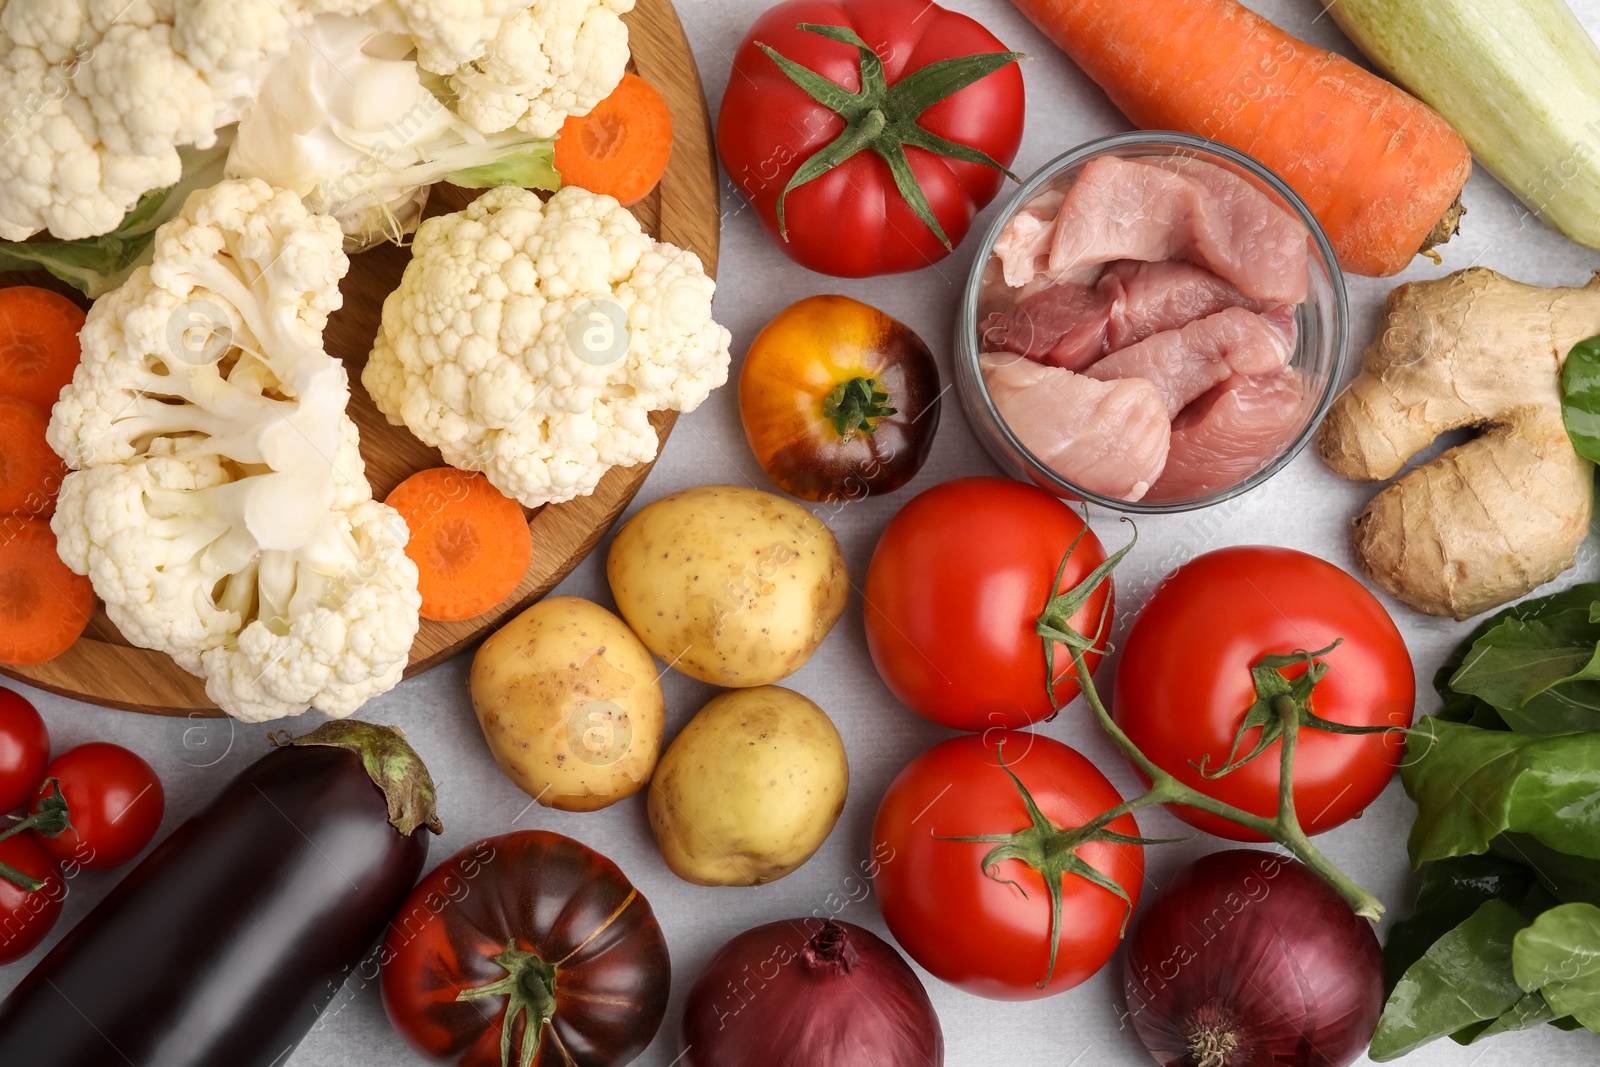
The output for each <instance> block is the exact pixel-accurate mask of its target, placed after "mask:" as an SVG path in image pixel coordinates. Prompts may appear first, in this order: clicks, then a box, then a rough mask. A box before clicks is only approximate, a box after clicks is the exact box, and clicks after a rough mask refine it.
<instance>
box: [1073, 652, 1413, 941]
mask: <svg viewBox="0 0 1600 1067" xmlns="http://www.w3.org/2000/svg"><path fill="white" fill-rule="evenodd" d="M1069 648H1070V649H1071V652H1072V662H1073V664H1074V666H1076V668H1077V672H1078V679H1079V684H1080V686H1081V687H1082V689H1083V696H1084V700H1085V701H1086V702H1087V703H1088V705H1089V710H1090V711H1092V712H1093V713H1094V717H1095V719H1096V721H1098V722H1099V723H1100V727H1101V729H1103V730H1105V732H1106V733H1107V734H1109V735H1110V736H1111V740H1112V741H1114V742H1115V743H1116V745H1117V747H1118V748H1120V749H1122V751H1123V752H1124V753H1125V754H1126V755H1127V756H1128V758H1129V759H1130V760H1132V761H1133V763H1134V765H1135V766H1136V767H1138V768H1139V770H1140V771H1142V772H1143V773H1144V776H1145V777H1147V778H1149V779H1150V789H1149V791H1148V792H1146V793H1145V794H1144V795H1143V796H1140V797H1137V798H1135V799H1134V800H1132V801H1124V802H1123V803H1122V804H1121V805H1119V806H1118V807H1117V808H1112V809H1111V811H1112V812H1118V814H1121V812H1120V810H1119V809H1121V808H1126V809H1127V810H1129V811H1133V810H1137V809H1138V808H1142V807H1147V806H1149V805H1151V804H1183V805H1185V806H1187V807H1191V808H1197V809H1199V810H1200V811H1204V812H1208V813H1210V814H1212V815H1216V816H1218V817H1220V818H1223V819H1227V820H1229V821H1230V822H1234V823H1237V824H1239V825H1240V826H1243V827H1244V828H1246V829H1248V830H1254V831H1255V832H1256V833H1258V834H1261V835H1262V836H1263V837H1270V838H1272V839H1273V840H1274V841H1276V842H1278V843H1279V844H1281V845H1282V846H1283V847H1284V848H1286V849H1288V850H1289V851H1290V852H1291V853H1292V854H1293V855H1294V857H1295V858H1296V859H1298V860H1300V862H1302V863H1304V864H1305V865H1306V866H1307V867H1310V868H1311V869H1312V870H1313V871H1314V872H1316V874H1317V875H1318V876H1319V877H1320V878H1322V880H1323V881H1325V882H1327V883H1328V884H1329V885H1331V886H1333V888H1334V889H1336V890H1338V892H1339V895H1340V896H1342V897H1344V899H1345V901H1346V902H1348V903H1349V905H1350V907H1351V908H1352V909H1354V911H1355V913H1356V914H1357V915H1360V916H1362V917H1363V918H1366V919H1371V920H1372V921H1374V922H1376V921H1377V920H1378V919H1379V918H1380V917H1381V916H1382V915H1383V904H1382V903H1381V902H1380V901H1379V900H1378V898H1377V897H1375V896H1373V895H1372V894H1371V893H1369V892H1367V891H1366V890H1365V889H1363V888H1362V887H1361V886H1360V885H1358V884H1357V883H1356V882H1355V881H1353V880H1352V879H1351V878H1350V877H1349V876H1348V875H1346V874H1345V873H1344V872H1343V871H1341V870H1339V868H1338V867H1337V866H1335V865H1334V863H1333V861H1332V860H1330V859H1329V858H1328V857H1327V856H1326V855H1324V854H1323V852H1322V850H1321V849H1319V848H1317V846H1315V845H1313V844H1312V843H1311V839H1310V838H1309V837H1308V836H1306V832H1305V830H1304V829H1303V828H1302V827H1301V825H1300V820H1299V819H1298V818H1297V817H1296V816H1295V810H1294V756H1295V746H1296V742H1297V740H1298V738H1299V733H1300V715H1299V707H1298V705H1294V706H1292V707H1290V706H1288V705H1286V706H1285V710H1286V711H1287V712H1288V713H1287V714H1285V715H1284V716H1283V720H1284V721H1283V745H1282V751H1281V753H1280V763H1279V768H1280V769H1279V778H1278V811H1277V814H1276V816H1275V817H1274V818H1271V819H1266V818H1262V817H1261V816H1260V815H1256V814H1254V813H1253V812H1248V811H1244V810H1242V809H1240V808H1236V807H1234V806H1233V805H1231V804H1228V803H1225V802H1223V801H1221V800H1218V799H1216V798H1215V797H1212V796H1208V795H1207V794H1205V793H1202V792H1200V791H1199V790H1198V789H1193V788H1191V787H1189V786H1187V785H1185V784H1183V783H1182V782H1180V781H1178V780H1177V779H1176V778H1174V777H1173V776H1172V775H1170V774H1168V773H1167V772H1166V771H1164V770H1162V769H1161V768H1160V767H1158V766H1156V765H1155V764H1154V763H1153V762H1151V761H1150V759H1149V758H1148V757H1147V756H1145V754H1144V753H1143V752H1141V751H1139V746H1138V745H1136V744H1134V743H1133V740H1132V739H1131V738H1130V737H1128V735H1127V734H1126V733H1124V732H1123V730H1122V728H1121V727H1120V726H1118V725H1117V723H1116V721H1115V720H1114V719H1112V717H1111V713H1110V712H1109V711H1107V710H1106V706H1105V703H1104V702H1103V701H1101V699H1100V693H1099V691H1098V690H1097V689H1096V688H1095V685H1094V679H1093V678H1091V677H1090V675H1089V665H1088V663H1087V662H1086V661H1085V660H1084V658H1083V653H1082V651H1080V650H1079V649H1077V648H1072V647H1071V646H1069ZM1107 814H1110V813H1107ZM1100 818H1101V819H1103V818H1105V816H1104V815H1102V816H1101V817H1100ZM1094 821H1095V822H1099V821H1100V820H1099V819H1096V820H1094ZM1091 825H1092V824H1091Z"/></svg>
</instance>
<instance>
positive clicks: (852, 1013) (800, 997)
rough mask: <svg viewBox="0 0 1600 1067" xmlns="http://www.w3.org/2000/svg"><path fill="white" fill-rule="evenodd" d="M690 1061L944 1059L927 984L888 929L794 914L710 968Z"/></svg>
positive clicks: (881, 1066)
mask: <svg viewBox="0 0 1600 1067" xmlns="http://www.w3.org/2000/svg"><path fill="white" fill-rule="evenodd" d="M683 1047H684V1054H683V1061H682V1067H868V1065H870V1067H941V1065H942V1064H943V1063H944V1033H943V1031H941V1030H940V1029H939V1017H938V1016H937V1015H935V1014H934V1012H933V1004H932V1003H931V1002H929V1000H928V993H927V990H925V989H923V988H922V983H921V982H920V981H919V980H918V979H917V976H916V974H915V973H914V972H913V971H912V970H911V967H910V966H909V965H908V964H907V963H906V961H905V960H903V959H901V958H900V954H899V953H898V952H896V951H895V950H894V949H893V948H891V947H890V946H889V945H888V944H887V943H886V942H885V941H884V940H883V939H882V938H880V937H877V936H876V935H874V934H873V933H871V932H870V931H868V930H863V929H862V928H861V927H859V926H854V925H852V924H850V923H845V922H837V921H834V920H831V919H829V920H821V919H790V920H789V921H787V922H776V923H768V924H767V925H766V926H758V927H756V928H755V929H754V930H747V931H745V932H744V933H742V934H740V935H739V936H738V937H736V938H734V939H733V940H732V941H729V942H728V943H727V944H726V945H723V946H722V951H720V952H718V953H717V954H716V955H715V956H713V957H712V958H711V962H710V963H708V964H706V969H705V970H704V971H702V972H700V977H699V978H698V979H697V980H696V981H695V983H694V988H693V989H691V990H690V991H689V1002H688V1005H687V1006H686V1007H685V1008H684V1012H683Z"/></svg>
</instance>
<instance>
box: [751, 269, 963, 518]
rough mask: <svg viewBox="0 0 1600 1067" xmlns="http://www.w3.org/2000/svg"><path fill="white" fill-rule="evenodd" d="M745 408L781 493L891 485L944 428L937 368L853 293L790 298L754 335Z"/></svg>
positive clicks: (907, 475) (923, 349)
mask: <svg viewBox="0 0 1600 1067" xmlns="http://www.w3.org/2000/svg"><path fill="white" fill-rule="evenodd" d="M739 415H740V417H741V418H742V419H743V420H744V432H745V436H746V437H747V438H748V439H749V441H750V449H751V451H753V452H754V453H755V454H756V459H758V460H760V461H761V466H762V468H763V469H764V470H765V471H766V472H767V474H768V475H769V476H771V478H772V480H773V481H775V482H777V483H778V487H779V488H780V489H782V490H783V491H784V492H786V493H789V494H791V495H793V496H797V497H800V498H801V499H803V500H818V501H827V502H837V501H841V500H857V499H860V498H861V497H864V496H869V495H872V494H882V493H892V492H894V491H895V490H896V489H898V488H900V487H901V486H902V485H904V484H906V483H907V482H909V481H910V480H911V479H912V478H913V477H915V476H916V473H917V472H918V471H919V470H921V469H922V464H923V463H924V462H925V461H926V460H927V458H928V452H929V450H930V449H932V447H933V435H934V431H936V430H937V429H938V428H939V367H938V365H937V364H936V363H934V361H933V353H931V352H929V351H928V346H927V345H925V344H923V343H922V338H920V337H918V336H917V335H916V334H915V333H913V332H912V330H911V328H910V327H909V326H907V325H906V324H905V323H903V322H900V321H899V320H897V319H892V318H890V317H889V316H888V315H885V314H884V313H883V312H881V311H879V310H878V309H877V308H875V307H871V306H869V305H867V304H863V303H862V302H861V301H859V300H851V299H850V298H849V297H847V296H812V297H807V298H806V299H804V300H802V301H800V302H799V303H797V304H793V305H791V306H789V307H788V308H785V309H784V310H783V311H781V312H779V313H778V315H777V316H776V317H775V318H774V319H773V320H772V321H771V322H769V323H767V325H766V328H765V329H763V330H762V331H761V333H760V334H758V335H757V336H756V339H755V341H754V342H752V343H751V345H750V351H749V352H748V353H746V354H745V357H744V367H743V369H742V370H741V371H740V373H739Z"/></svg>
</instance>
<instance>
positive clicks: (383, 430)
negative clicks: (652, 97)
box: [0, 0, 720, 715]
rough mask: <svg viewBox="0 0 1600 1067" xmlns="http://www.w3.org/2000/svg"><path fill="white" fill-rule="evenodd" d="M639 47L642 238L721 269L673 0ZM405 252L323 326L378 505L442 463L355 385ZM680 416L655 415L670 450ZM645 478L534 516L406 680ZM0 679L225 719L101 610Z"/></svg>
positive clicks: (581, 553) (375, 255) (547, 586)
mask: <svg viewBox="0 0 1600 1067" xmlns="http://www.w3.org/2000/svg"><path fill="white" fill-rule="evenodd" d="M624 18H625V21H626V22H627V23H628V31H629V40H630V42H631V44H632V47H633V63H632V68H633V69H634V70H635V71H636V72H637V73H638V74H639V76H640V77H642V78H644V79H645V80H646V81H648V82H649V83H650V84H651V85H653V86H655V87H656V88H657V89H659V90H660V91H661V93H662V95H663V96H665V97H666V99H667V103H668V104H669V105H670V106H671V108H672V123H673V130H674V141H673V147H672V162H671V164H670V165H669V166H668V167H667V172H666V176H665V177H664V178H662V180H661V184H660V186H658V187H657V189H656V190H655V192H653V193H651V194H650V195H649V196H648V197H646V198H645V200H643V201H642V202H641V203H639V204H636V205H635V206H634V208H633V213H634V214H635V215H636V216H637V217H638V219H639V221H640V222H641V223H642V224H643V226H644V228H645V231H646V232H648V233H651V234H654V235H655V236H656V237H658V238H660V239H661V240H663V241H670V242H672V243H673V244H675V245H678V246H680V247H682V248H687V249H689V250H690V251H693V252H695V253H697V254H698V255H699V256H700V259H701V260H702V261H703V262H704V263H705V267H706V272H707V273H708V274H710V275H712V276H713V277H715V276H716V272H717V242H718V218H719V212H720V208H719V203H718V191H717V168H716V159H715V156H714V155H713V151H712V135H711V120H710V116H709V113H708V112H707V110H706V101H705V93H704V91H703V90H702V89H701V86H700V72H699V69H698V68H697V67H696V65H695V61H694V54H693V53H692V52H691V51H690V50H689V42H688V40H687V38H685V37H684V34H683V26H682V24H681V23H679V21H678V15H677V12H675V11H674V10H673V8H672V4H671V0H638V6H637V7H636V8H635V9H634V10H633V11H632V12H631V13H630V14H628V15H626V16H624ZM477 195H478V193H477V192H475V191H463V190H459V189H455V188H453V187H449V186H439V187H437V188H435V189H434V191H433V196H432V198H431V201H430V203H429V205H428V213H429V214H430V215H432V214H439V213H441V212H445V211H455V210H457V209H459V208H461V207H464V206H465V205H466V204H468V203H470V202H471V201H472V200H473V199H474V198H475V197H476V196H477ZM409 259H410V252H409V251H407V250H405V249H401V248H396V247H394V246H392V245H384V246H380V247H378V248H375V249H373V250H371V251H369V252H364V253H362V254H361V255H359V256H356V257H353V258H352V260H351V268H350V274H349V275H348V276H347V277H346V278H345V280H344V285H343V286H342V288H343V291H344V307H343V309H342V310H341V311H340V312H339V313H338V314H336V315H334V316H333V319H332V321H331V322H330V323H329V325H328V329H327V332H326V334H325V341H326V344H327V348H328V351H329V352H331V353H333V354H334V355H336V356H339V357H340V358H341V359H343V360H344V362H345V365H346V366H347V367H349V369H350V379H351V383H352V388H351V402H350V414H351V416H352V417H353V418H354V419H355V421H356V423H357V424H358V425H359V426H360V427H361V452H362V455H363V456H365V457H366V461H367V477H368V479H369V480H370V481H371V482H372V491H373V494H374V495H375V496H376V497H377V498H378V499H379V500H382V499H383V498H384V497H385V496H386V495H388V493H389V491H390V490H391V489H393V488H394V487H395V486H396V485H398V484H399V483H400V482H401V481H402V480H404V479H405V478H406V476H408V475H410V474H413V473H415V472H416V471H419V470H425V469H427V468H429V467H439V466H443V465H444V461H443V460H442V459H441V458H440V457H439V453H438V452H437V451H435V450H434V449H431V448H428V447H426V446H424V445H423V444H422V443H421V442H419V441H418V440H417V439H416V438H414V437H412V436H411V434H410V433H409V432H408V431H407V430H406V429H405V428H404V427H396V426H390V425H389V423H388V422H387V421H386V420H385V419H384V417H383V416H382V415H380V414H378V411H377V409H376V408H374V407H373V405H372V401H371V400H370V399H369V398H368V397H367V394H366V391H365V390H364V389H363V388H362V387H361V385H360V379H361V368H362V365H363V364H364V363H365V362H366V359H367V353H368V351H369V350H370V349H371V347H372V339H373V337H374V336H376V334H377V331H378V321H379V318H380V316H381V314H382V310H383V298H384V297H385V296H387V295H388V294H389V293H390V292H393V291H394V289H395V287H396V286H397V285H398V284H399V282H400V275H401V273H402V272H403V271H404V270H405V266H406V263H407V261H408V260H409ZM21 282H27V283H31V284H39V285H48V286H49V287H50V288H54V289H57V290H58V291H61V292H66V293H68V294H69V295H71V296H74V297H77V296H79V295H80V294H78V293H77V292H76V291H74V290H71V289H69V288H65V287H63V286H62V285H61V283H58V282H55V281H54V279H48V277H47V276H40V275H23V274H10V275H0V284H17V283H21ZM675 419H676V414H675V413H673V412H657V413H656V414H654V415H652V416H651V418H650V421H651V424H652V425H653V426H655V428H656V433H657V434H658V435H659V436H660V439H661V442H662V444H663V445H664V444H665V443H666V440H667V434H668V433H670V432H671V430H672V425H673V421H674V420H675ZM649 473H650V467H649V465H648V464H646V465H642V466H637V467H628V468H613V469H612V470H611V471H610V472H608V473H607V474H606V476H605V477H604V478H603V479H602V480H601V482H600V487H599V488H598V489H597V490H596V491H595V493H594V495H592V496H588V497H582V498H579V499H577V500H573V501H571V502H569V503H566V504H552V505H548V506H546V507H543V508H539V509H537V510H535V511H533V512H531V513H530V514H529V521H528V524H529V528H530V529H531V530H532V532H533V562H532V565H531V566H530V567H529V568H528V573H527V575H526V576H525V577H524V578H523V579H522V584H521V585H520V586H518V587H517V591H516V592H515V593H514V594H512V596H511V597H509V598H508V599H507V600H506V601H505V602H504V603H503V604H501V605H500V606H499V607H497V608H496V609H494V610H493V611H491V612H490V613H489V614H487V615H482V616H479V617H478V618H476V619H471V620H468V621H466V622H459V623H439V622H428V621H426V620H424V621H423V623H422V630H421V632H420V633H419V634H418V635H417V640H416V644H414V645H413V646H412V649H411V664H410V666H409V667H408V668H407V670H406V675H407V677H409V676H411V675H413V674H417V673H420V672H422V671H425V670H427V669H428V668H430V667H433V666H435V665H436V664H438V663H440V662H442V661H443V660H445V659H448V658H449V657H450V656H452V655H454V654H455V653H457V652H459V651H461V649H463V648H465V647H466V646H468V645H470V644H472V643H473V642H475V641H477V640H479V639H481V638H483V637H484V636H486V635H487V634H488V633H489V632H490V631H492V630H494V629H495V628H497V627H498V626H499V625H500V624H501V623H502V622H503V621H505V619H506V618H507V617H508V616H511V615H513V614H515V613H516V612H518V611H521V610H522V609H523V608H525V607H527V606H528V605H529V604H531V603H533V602H534V601H535V600H538V599H539V598H540V597H542V596H544V595H545V594H546V593H548V592H549V591H550V590H551V589H552V588H553V587H554V586H555V585H556V584H557V583H559V582H560V581H561V579H563V578H565V577H566V576H567V574H568V573H570V572H571V571H572V569H573V568H574V567H576V566H577V565H578V563H579V562H580V561H581V560H582V559H583V558H584V557H585V556H586V555H588V554H589V551H590V550H591V549H593V548H594V546H595V544H596V543H597V542H598V541H599V540H600V538H601V537H603V536H604V535H605V532H606V531H607V530H608V529H610V527H611V524H612V523H613V522H615V521H616V519H617V516H618V515H620V514H622V511H623V509H624V508H626V507H627V506H628V502H629V501H631V500H632V499H633V495H634V494H635V493H637V492H638V491H639V487H640V486H641V485H643V484H644V480H645V478H646V477H647V476H648V475H649ZM0 673H4V674H7V675H10V676H11V677H13V678H16V679H18V680H19V681H23V682H26V683H28V684H29V685H33V686H37V687H39V688H40V689H46V690H49V691H50V692H52V693H59V694H61V695H63V696H68V697H73V698H76V699H78V700H86V701H88V702H89V703H92V704H100V705H104V706H106V707H112V708H124V709H127V710H129V711H141V712H149V713H152V714H158V715H194V714H201V715H220V714H221V712H219V711H217V710H216V707H215V705H213V704H212V703H211V702H210V701H209V700H207V699H206V694H205V686H204V683H203V682H201V680H200V679H199V678H196V677H194V676H193V675H191V674H189V673H188V672H187V671H185V670H183V669H182V668H181V667H179V666H178V665H177V664H176V663H174V662H173V661H172V660H171V659H170V658H169V657H168V656H166V655H165V654H164V653H160V652H152V651H149V650H148V649H142V648H134V647H132V646H130V645H129V644H128V643H127V641H126V640H124V639H123V637H122V635H121V634H119V633H118V632H117V629H116V627H115V626H113V625H112V624H111V621H110V620H109V619H107V618H106V615H105V611H104V609H103V608H102V609H99V610H97V611H96V612H95V616H94V619H93V620H92V621H91V623H90V625H89V629H88V631H87V632H86V633H85V634H84V636H83V637H82V638H81V639H79V641H78V643H77V644H75V645H74V646H73V647H72V648H71V649H69V650H68V651H67V653H66V654H65V655H62V656H60V657H58V658H56V659H54V660H51V661H50V662H49V663H42V664H39V665H38V666H33V667H0Z"/></svg>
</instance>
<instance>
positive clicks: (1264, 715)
mask: <svg viewBox="0 0 1600 1067" xmlns="http://www.w3.org/2000/svg"><path fill="white" fill-rule="evenodd" d="M1342 644H1344V638H1342V637H1341V638H1338V639H1336V640H1335V641H1334V642H1333V643H1332V644H1330V645H1329V646H1328V647H1327V648H1319V649H1318V650H1317V651H1315V652H1307V651H1306V650H1304V649H1296V650H1295V651H1294V652H1291V653H1289V654H1288V655H1281V656H1262V657H1261V658H1260V659H1259V660H1257V661H1256V663H1255V666H1253V667H1251V668H1250V677H1251V679H1252V680H1253V681H1254V682H1255V689H1256V699H1255V701H1254V702H1253V703H1252V704H1251V705H1250V710H1249V711H1247V712H1245V716H1244V719H1243V721H1241V722H1240V723H1239V729H1238V731H1237V732H1236V733H1235V734H1234V735H1233V747H1232V748H1230V749H1229V750H1228V758H1227V759H1226V760H1224V761H1223V764H1222V766H1220V767H1218V768H1216V769H1215V770H1212V769H1210V768H1209V767H1208V766H1207V764H1208V762H1209V761H1210V759H1211V757H1210V756H1202V757H1201V758H1200V760H1199V761H1198V762H1196V761H1194V760H1190V761H1189V762H1190V766H1192V767H1194V768H1195V769H1196V770H1198V771H1199V772H1200V773H1201V774H1202V775H1203V776H1205V777H1206V778H1207V779H1217V778H1221V777H1222V776H1223V775H1225V774H1231V773H1232V772H1234V771H1236V770H1238V769H1239V768H1240V767H1243V766H1244V765H1245V764H1246V763H1249V762H1250V761H1251V760H1253V759H1255V758H1256V757H1257V756H1259V755H1261V753H1263V752H1265V751H1266V750H1267V749H1268V748H1269V747H1271V746H1272V744H1273V743H1274V742H1276V741H1278V740H1279V739H1280V738H1282V737H1283V730H1284V723H1286V722H1288V721H1289V719H1290V718H1291V717H1293V718H1295V719H1296V720H1298V722H1299V724H1300V725H1301V726H1302V727H1307V728H1309V729H1312V730H1321V731H1322V732H1324V733H1330V734H1382V733H1388V732H1389V731H1391V730H1393V729H1395V727H1393V726H1351V725H1349V724H1348V723H1342V722H1334V721H1333V720H1331V719H1324V718H1322V717H1321V716H1320V715H1318V714H1317V713H1316V712H1314V711H1312V710H1311V695H1312V693H1313V692H1314V691H1315V690H1316V687H1317V683H1318V682H1320V681H1322V679H1323V677H1324V676H1325V675H1326V674H1327V673H1328V664H1327V662H1326V661H1325V659H1324V657H1326V656H1327V655H1328V654H1329V653H1330V652H1332V651H1333V650H1334V649H1336V648H1338V647H1339V646H1340V645H1342ZM1302 664H1303V665H1304V666H1305V672H1304V673H1303V674H1301V675H1299V676H1298V677H1296V678H1292V679H1291V678H1286V677H1284V674H1283V669H1284V668H1285V667H1297V666H1300V665H1302ZM1257 728H1259V729H1260V731H1261V732H1260V733H1259V734H1257V735H1256V743H1255V747H1254V748H1252V749H1251V750H1250V751H1249V752H1247V753H1246V754H1245V755H1243V756H1239V754H1238V753H1239V746H1240V745H1242V744H1243V743H1244V735H1245V734H1246V733H1247V732H1248V731H1250V730H1252V729H1257Z"/></svg>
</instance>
